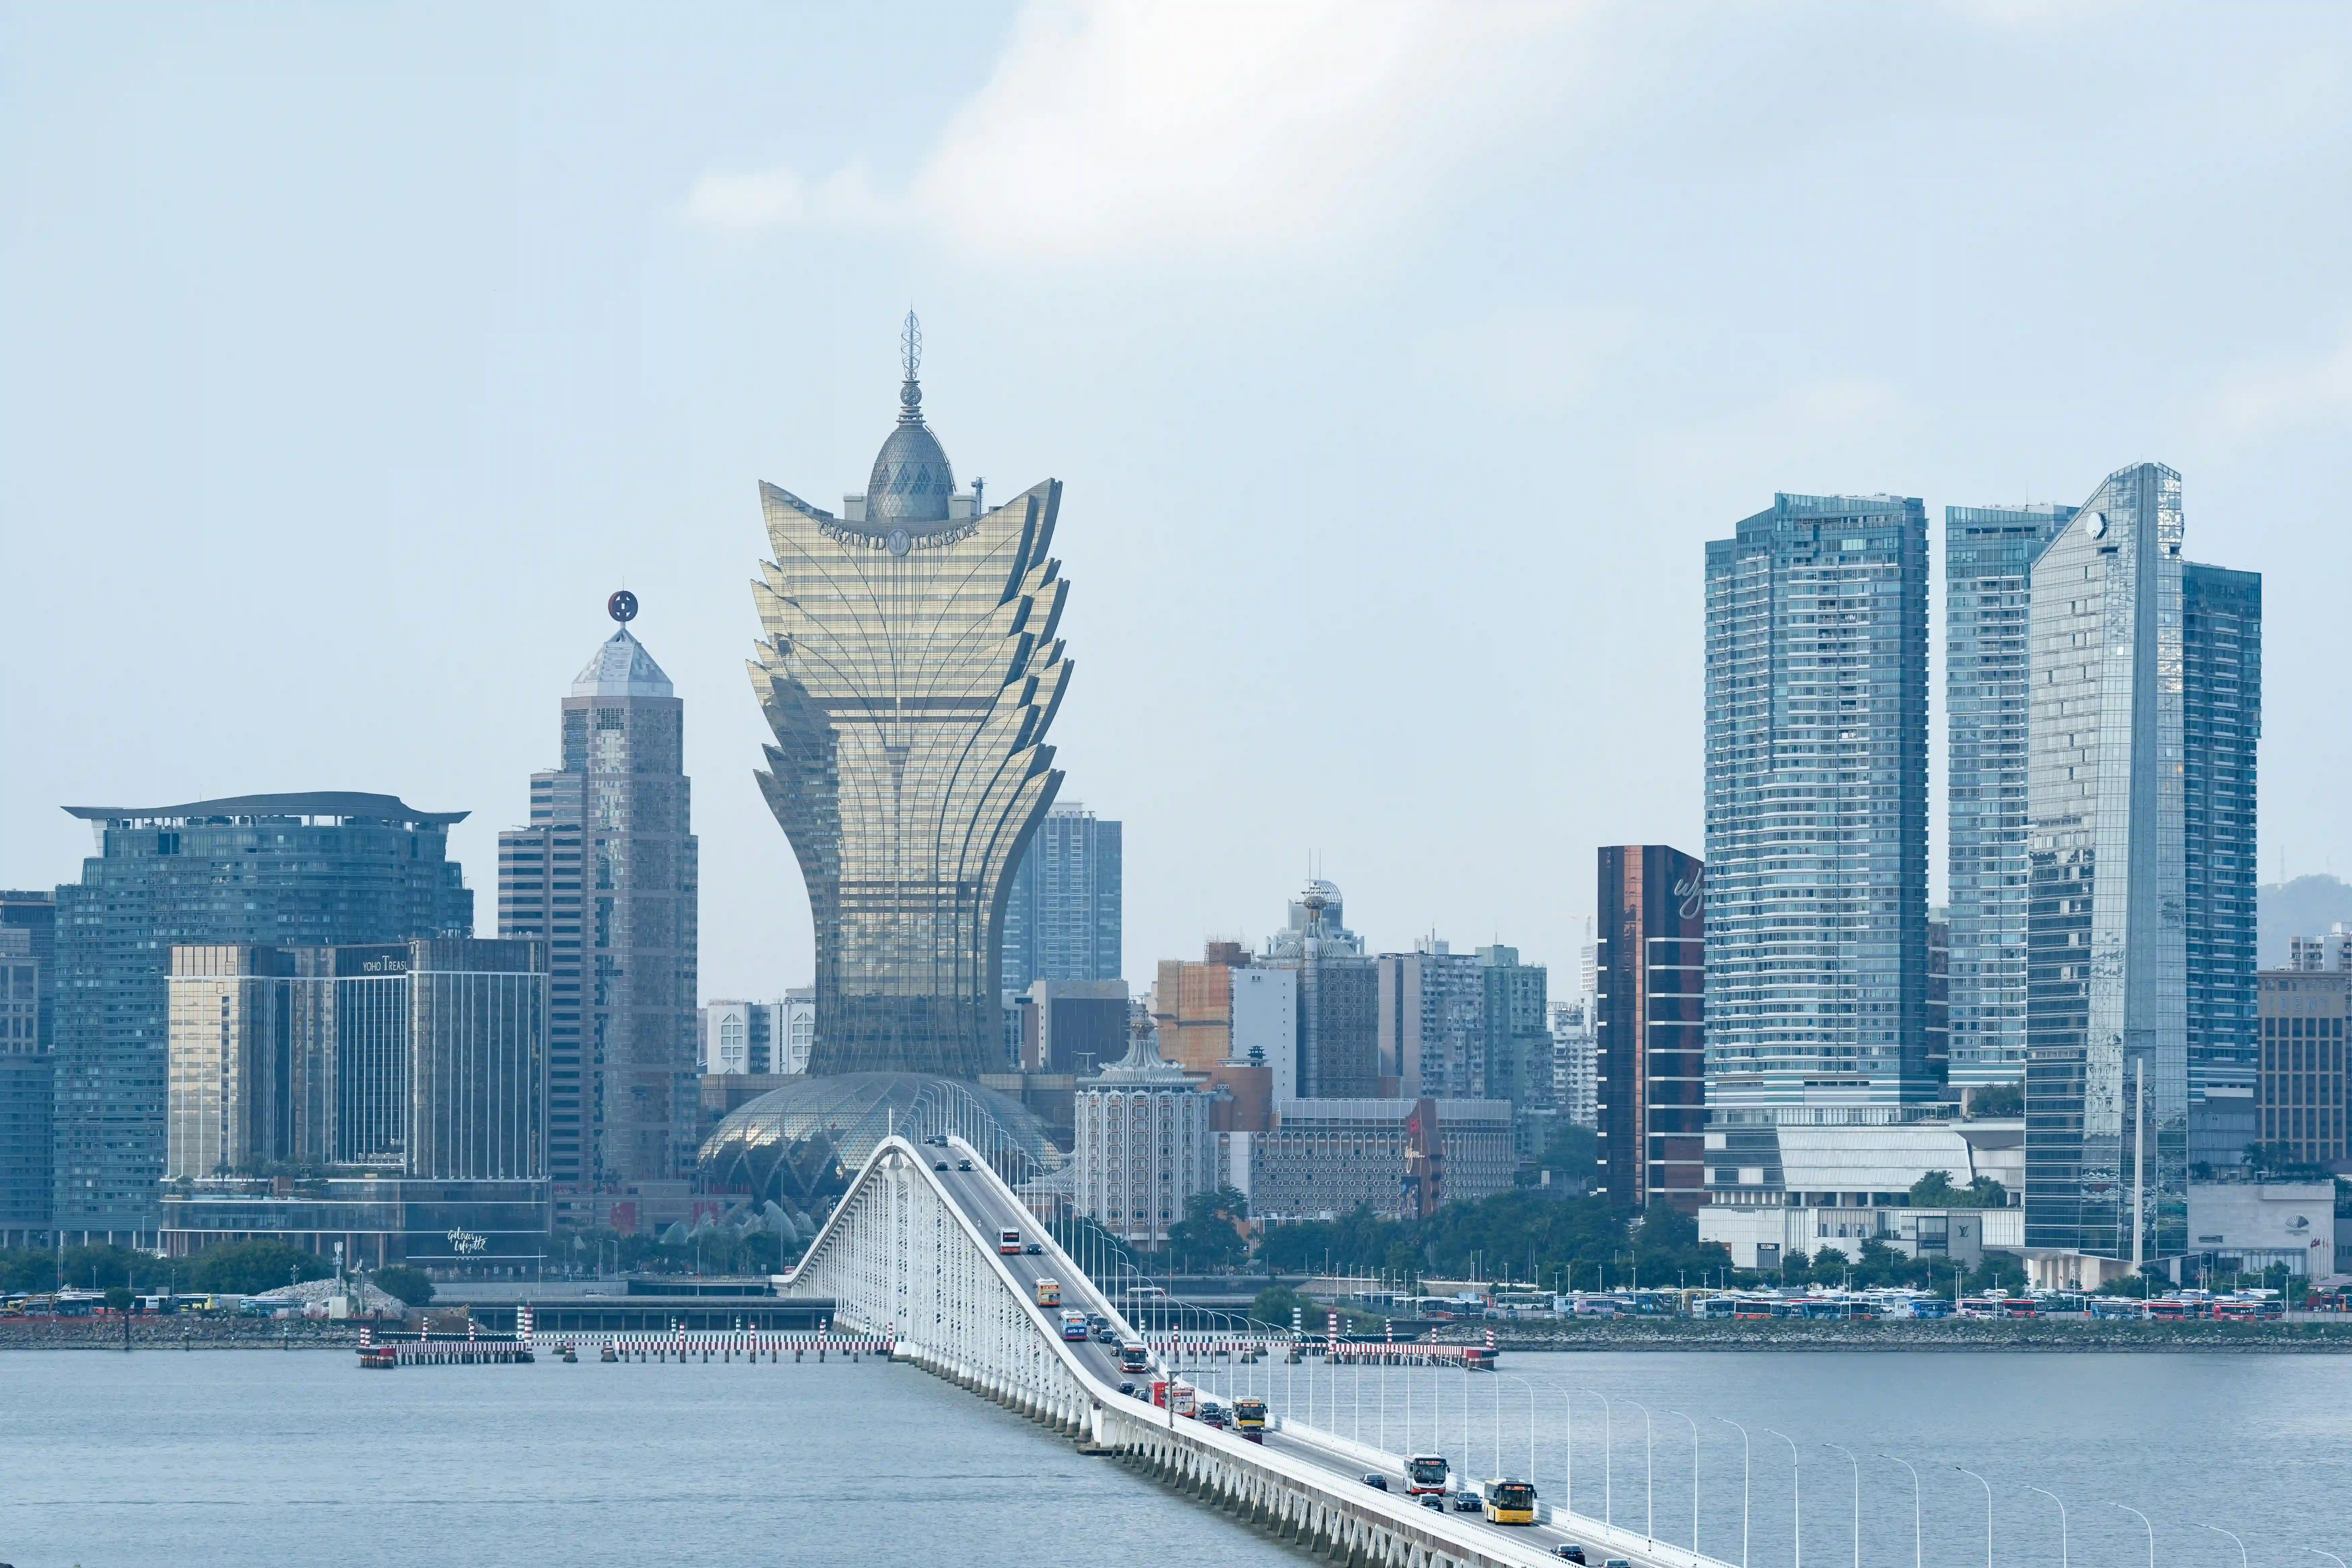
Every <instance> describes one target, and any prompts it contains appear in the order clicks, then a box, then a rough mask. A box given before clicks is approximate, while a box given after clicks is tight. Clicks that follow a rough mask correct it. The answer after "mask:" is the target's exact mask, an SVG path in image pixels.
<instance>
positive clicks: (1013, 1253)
mask: <svg viewBox="0 0 2352 1568" xmlns="http://www.w3.org/2000/svg"><path fill="white" fill-rule="evenodd" d="M996 1250H997V1251H999V1252H1001V1253H1003V1254H1004V1256H1005V1257H1007V1258H1018V1257H1020V1256H1021V1233H1020V1232H1019V1231H1017V1230H1000V1231H998V1232H997V1233H996Z"/></svg>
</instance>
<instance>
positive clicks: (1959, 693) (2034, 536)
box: [1944, 503, 2074, 1088]
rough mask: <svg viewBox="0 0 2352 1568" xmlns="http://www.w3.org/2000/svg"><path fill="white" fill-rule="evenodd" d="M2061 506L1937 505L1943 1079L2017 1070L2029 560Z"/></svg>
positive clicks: (2014, 1078)
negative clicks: (1945, 936)
mask: <svg viewBox="0 0 2352 1568" xmlns="http://www.w3.org/2000/svg"><path fill="white" fill-rule="evenodd" d="M2073 517H2074V508H2073V507H2071V506H2053V505H2050V504H2048V503H2042V504H2038V505H2032V506H2015V507H1973V506H1951V507H1946V508H1945V509H1944V654H1945V657H1944V712H1945V721H1946V724H1947V725H1948V747H1947V750H1946V754H1945V758H1946V768H1947V773H1946V795H1947V807H1948V834H1947V837H1946V843H1945V850H1946V858H1947V868H1948V871H1949V873H1950V881H1951V903H1950V909H1951V917H1950V924H1951V937H1950V972H1949V981H1950V993H1949V994H1950V1003H1951V1011H1950V1025H1949V1028H1950V1034H1949V1040H1950V1059H1951V1067H1950V1081H1951V1082H1952V1083H1953V1084H1954V1085H1955V1086H1959V1087H1969V1088H1973V1087H1976V1086H1979V1085H1983V1084H1996V1083H2019V1082H2022V1081H2023V1080H2024V1078H2025V902H2026V886H2025V885H2026V849H2025V787H2026V786H2025V781H2026V760H2027V750H2026V721H2027V716H2028V710H2029V707H2030V693H2029V689H2028V679H2027V664H2028V659H2027V656H2026V637H2027V621H2028V606H2029V604H2030V602H2031V599H2032V580H2031V577H2030V575H2029V574H2030V572H2031V570H2032V564H2033V558H2034V556H2035V555H2037V554H2039V553H2040V552H2041V551H2042V546H2043V545H2044V544H2046V543H2048V542H2049V541H2050V538H2051V536H2052V535H2053V534H2054V533H2056V532H2057V531H2059V530H2060V529H2062V528H2063V527H2065V526H2066V524H2067V522H2068V521H2070V520H2071V519H2072V518H2073Z"/></svg>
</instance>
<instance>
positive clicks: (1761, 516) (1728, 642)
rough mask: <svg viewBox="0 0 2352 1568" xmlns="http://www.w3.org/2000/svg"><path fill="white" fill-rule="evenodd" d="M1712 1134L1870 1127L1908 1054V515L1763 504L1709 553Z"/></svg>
mask: <svg viewBox="0 0 2352 1568" xmlns="http://www.w3.org/2000/svg"><path fill="white" fill-rule="evenodd" d="M1705 862H1706V1079H1707V1106H1708V1113H1709V1125H1710V1127H1718V1128H1732V1127H1738V1126H1742V1125H1748V1126H1762V1125H1772V1124H1777V1123H1786V1122H1791V1121H1799V1122H1815V1123H1820V1122H1874V1121H1896V1120H1901V1119H1903V1118H1904V1117H1905V1116H1906V1115H1916V1114H1917V1112H1916V1110H1914V1109H1910V1108H1916V1107H1918V1106H1921V1105H1925V1104H1927V1103H1931V1102H1934V1101H1936V1100H1938V1099H1940V1097H1941V1095H1942V1092H1943V1085H1942V1083H1941V1082H1939V1081H1938V1080H1937V1076H1936V1074H1935V1072H1934V1070H1933V1064H1932V1063H1931V1062H1930V1060H1929V1058H1928V1050H1927V512H1926V510H1925V509H1924V508H1923V507H1922V506H1921V505H1920V503H1919V502H1918V501H1917V500H1911V499H1906V498H1903V497H1896V496H1799V495H1778V496H1775V497H1774V498H1773V502H1772V505H1771V507H1770V508H1769V509H1768V510H1764V511H1760V512H1758V513H1757V514H1756V515H1755V516H1753V517H1749V518H1746V519H1743V520H1742V521H1740V522H1739V524H1738V529H1737V531H1736V532H1735V534H1734V536H1733V537H1732V538H1729V539H1722V540H1715V541H1711V542H1708V544H1707V546H1706V857H1705Z"/></svg>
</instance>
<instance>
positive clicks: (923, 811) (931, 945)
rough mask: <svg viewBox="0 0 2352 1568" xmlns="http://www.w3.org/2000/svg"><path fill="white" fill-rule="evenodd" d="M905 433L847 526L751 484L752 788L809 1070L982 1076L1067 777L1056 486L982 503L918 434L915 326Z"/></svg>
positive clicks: (848, 511)
mask: <svg viewBox="0 0 2352 1568" xmlns="http://www.w3.org/2000/svg"><path fill="white" fill-rule="evenodd" d="M904 346H905V350H906V354H905V362H906V379H905V383H904V384H903V385H902V387H901V388H900V391H899V414H898V427H897V428H896V429H894V430H893V431H892V432H891V433H890V436H889V438H888V439H887V440H886V441H885V442H884V443H883V444H882V449H881V451H880V452H879V453H878V454H877V456H876V458H875V459H874V469H873V473H872V476H871V478H870V479H868V481H867V483H866V493H865V494H863V495H854V496H850V497H847V498H845V500H844V501H843V503H842V510H841V514H840V515H839V516H835V514H834V513H832V512H829V511H825V510H822V509H820V508H818V507H815V506H812V505H811V504H809V503H808V502H807V501H804V500H801V499H800V498H799V497H798V496H795V495H793V494H791V493H790V492H788V491H785V490H782V489H778V488H776V487H775V486H774V485H769V484H763V485H761V487H760V500H761V507H762V509H763V510H764V511H765V513H766V517H767V527H768V540H769V543H770V545H771V546H772V549H773V551H774V557H775V558H774V560H773V562H772V563H769V564H768V565H766V566H764V567H763V568H762V570H761V580H760V582H759V583H758V584H755V585H754V593H755V595H756V598H757V602H758V605H759V610H760V624H761V641H760V643H759V645H758V658H757V659H756V660H755V662H754V663H753V665H752V668H751V681H752V688H753V689H754V691H755V692H756V693H757V695H758V697H759V700H760V706H761V711H762V712H763V713H764V714H765V715H766V718H767V721H768V724H769V727H770V729H771V730H772V731H774V734H775V744H774V745H772V746H770V747H768V748H767V749H766V750H767V763H768V766H767V769H766V771H765V772H763V773H761V774H760V775H759V779H760V786H761V789H762V790H763V791H764V792H765V793H766V795H767V797H768V805H769V806H770V808H771V809H772V811H773V812H774V813H775V816H776V821H777V822H778V824H779V825H781V826H782V828H783V830H784V835H785V837H787V838H788V839H790V840H791V842H792V847H793V855H794V856H795V857H796V858H798V859H799V861H800V868H801V877H802V880H803V883H804V884H805V886H806V887H807V889H808V896H809V910H810V915H811V919H812V923H813V925H814V928H815V935H816V1043H815V1046H814V1049H813V1050H812V1052H811V1055H810V1060H809V1071H810V1072H811V1073H813V1074H819V1075H822V1074H827V1073H843V1072H856V1071H866V1070H893V1071H911V1072H928V1073H937V1074H941V1075H945V1076H948V1077H954V1078H965V1079H970V1078H976V1077H978V1076H979V1075H980V1074H982V1073H983V1072H993V1071H996V1070H998V1068H999V1065H1000V1064H1001V1063H1002V1061H1003V1055H1004V1047H1003V1003H1002V1000H1001V994H1002V989H1003V987H1002V980H1003V960H1004V952H1003V940H1004V938H1003V930H1004V906H1005V901H1006V899H1007V898H1008V897H1009V895H1010V893H1011V891H1012V882H1013V867H1014V866H1015V865H1016V864H1018V863H1019V861H1020V858H1021V856H1022V853H1023V852H1024V850H1025V849H1026V848H1027V847H1028V846H1029V841H1030V838H1031V837H1032V835H1034V832H1035V831H1036V828H1037V825H1038V823H1039V822H1040V821H1041V820H1043V819H1044V817H1045V813H1046V811H1047V809H1048V808H1049V807H1050V806H1052V805H1053V803H1054V795H1055V791H1056V790H1057V789H1059V788H1060V786H1061V781H1062V775H1061V773H1059V772H1057V771H1056V770H1055V768H1054V766H1053V749H1052V748H1051V747H1049V746H1047V745H1046V744H1045V731H1046V730H1047V729H1048V727H1050V726H1051V724H1052V723H1053V720H1054V712H1055V709H1056V708H1057V707H1058V706H1059V705H1060V702H1061V700H1062V694H1063V691H1064V689H1066V686H1067V684H1068V681H1069V676H1070V664H1069V661H1068V660H1067V659H1066V658H1064V657H1063V648H1062V643H1061V641H1060V639H1059V638H1057V637H1055V626H1056V623H1057V622H1058V621H1059V620H1060V618H1061V610H1062V604H1063V600H1064V597H1065V595H1066V593H1067V592H1068V584H1067V583H1066V581H1065V580H1064V578H1063V576H1062V574H1061V564H1060V563H1058V562H1056V561H1055V560H1054V559H1053V557H1052V556H1051V554H1050V553H1048V552H1049V551H1050V549H1051V547H1052V544H1053V538H1054V528H1055V521H1056V520H1057V517H1058V515H1059V512H1060V510H1061V500H1062V487H1061V484H1060V482H1059V481H1057V480H1051V479H1049V480H1047V481H1045V483H1043V484H1040V485H1038V486H1036V487H1035V488H1034V489H1029V490H1026V491H1024V492H1023V493H1022V494H1019V495H1016V496H1014V497H1013V499H1012V500H1009V501H1007V502H1005V503H1004V504H1003V505H1002V506H999V507H996V508H993V509H989V508H985V507H983V506H982V500H981V497H980V494H979V492H978V487H977V485H976V484H975V486H974V488H973V489H971V490H958V489H956V488H955V476H954V473H953V471H952V470H951V469H950V467H949V464H948V457H947V453H946V451H945V450H944V449H943V448H942V447H940V442H939V439H938V437H935V436H934V435H932V433H931V431H930V427H929V426H928V425H927V424H925V422H924V419H923V394H922V387H921V385H920V384H919V382H918V381H917V379H916V370H917V367H918V363H919V346H920V339H919V335H918V333H917V331H916V330H915V321H914V318H913V316H912V315H911V314H909V316H908V322H907V333H906V337H905V340H904Z"/></svg>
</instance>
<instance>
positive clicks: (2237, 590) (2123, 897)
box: [2025, 463, 2262, 1286]
mask: <svg viewBox="0 0 2352 1568" xmlns="http://www.w3.org/2000/svg"><path fill="white" fill-rule="evenodd" d="M2183 532H2184V527H2183V521H2182V514H2181V504H2180V476H2179V474H2177V473H2175V472H2173V471H2172V470H2171V469H2170V468H2165V467H2163V466H2162V465H2160V464H2157V463H2140V464H2136V465H2134V466H2133V467H2131V468H2122V469H2118V470H2117V471H2116V472H2115V473H2113V474H2110V475H2109V476H2108V477H2107V479H2106V481H2105V483H2104V484H2102V485H2101V486H2100V487H2099V489H2098V490H2097V492H2096V493H2095V494H2094V495H2093V496H2092V497H2091V499H2090V500H2088V501H2087V502H2085V503H2084V506H2083V508H2082V510H2081V512H2080V513H2079V514H2078V516H2077V517H2076V518H2075V519H2074V521H2073V522H2072V523H2070V524H2069V525H2068V526H2067V527H2066V528H2065V529H2063V531H2060V532H2059V533H2058V534H2057V535H2056V536H2055V537H2054V538H2053V539H2052V540H2051V542H2049V544H2047V545H2046V546H2045V547H2044V548H2043V549H2042V552H2041V554H2040V555H2039V556H2038V557H2037V558H2036V559H2035V561H2034V563H2033V568H2032V670H2031V689H2032V718H2031V730H2030V747H2031V753H2032V771H2031V776H2030V782H2029V797H2028V816H2029V825H2028V833H2029V836H2030V837H2029V845H2030V857H2031V873H2030V874H2031V878H2032V881H2031V885H2030V888H2029V893H2030V902H2029V906H2028V913H2027V927H2026V930H2027V954H2028V956H2027V999H2026V1043H2027V1058H2028V1059H2027V1071H2026V1100H2025V1109H2026V1124H2025V1240H2026V1246H2027V1247H2028V1249H2029V1253H2030V1254H2042V1255H2043V1257H2044V1258H2045V1261H2044V1263H2043V1264H2042V1272H2043V1277H2044V1278H2045V1279H2049V1280H2051V1281H2052V1282H2053V1283H2054V1282H2075V1281H2079V1282H2080V1283H2082V1284H2084V1285H2086V1286H2087V1285H2092V1284H2096V1283H2098V1282H2100V1281H2101V1280H2103V1279H2112V1278H2115V1277H2116V1276H2118V1275H2121V1274H2124V1273H2126V1272H2128V1271H2129V1270H2130V1269H2131V1268H2133V1267H2134V1266H2135V1265H2137V1264H2140V1263H2146V1262H2153V1261H2161V1260H2164V1259H2168V1258H2179V1257H2180V1256H2181V1255H2182V1254H2184V1253H2185V1252H2186V1251H2187V1250H2188V1249H2189V1234H2188V1181H2189V1165H2190V1163H2192V1162H2194V1161H2210V1162H2211V1163H2217V1164H2220V1163H2236V1161H2237V1160H2238V1158H2239V1154H2240V1151H2241V1150H2242V1147H2243V1145H2244V1144H2246V1143H2248V1142H2253V1140H2254V1131H2253V1128H2254V1111H2255V1105H2254V1099H2253V1093H2254V1089H2255V1087H2256V1086H2255V1077H2256V1068H2257V1066H2258V1059H2257V1052H2258V1050H2259V1034H2258V1022H2257V1013H2256V1006H2255V1003H2256V998H2255V991H2254V962H2255V955H2254V849H2255V844H2254V806H2255V775H2254V748H2255V744H2256V742H2258V741H2259V740H2260V738H2261V731H2262V580H2261V578H2260V577H2259V576H2257V575H2255V574H2252V573H2247V572H2231V571H2227V570H2224V569H2222V568H2220V567H2213V566H2200V565H2195V564H2191V563H2187V562H2184V561H2183V560H2181V558H2180V551H2181V543H2182V536H2183Z"/></svg>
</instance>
